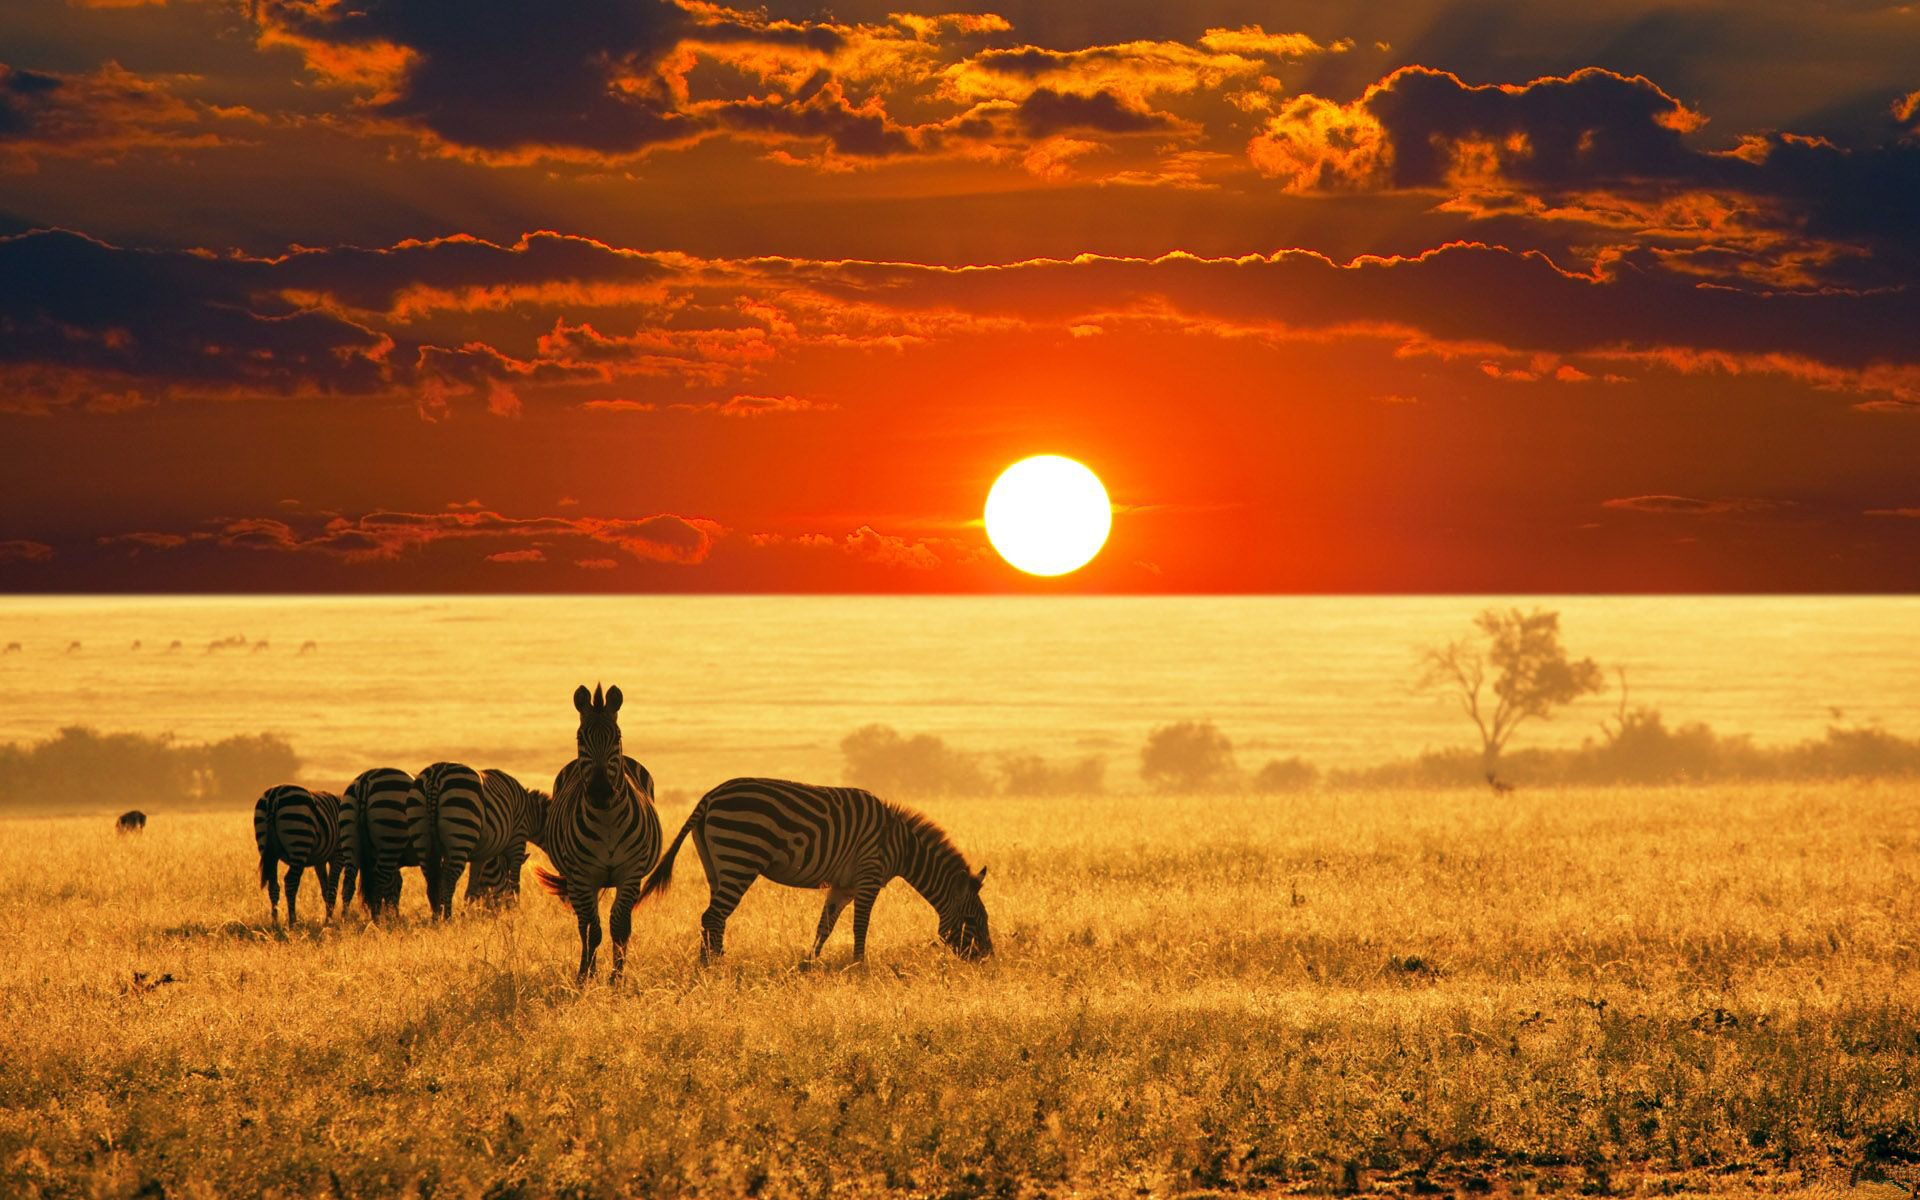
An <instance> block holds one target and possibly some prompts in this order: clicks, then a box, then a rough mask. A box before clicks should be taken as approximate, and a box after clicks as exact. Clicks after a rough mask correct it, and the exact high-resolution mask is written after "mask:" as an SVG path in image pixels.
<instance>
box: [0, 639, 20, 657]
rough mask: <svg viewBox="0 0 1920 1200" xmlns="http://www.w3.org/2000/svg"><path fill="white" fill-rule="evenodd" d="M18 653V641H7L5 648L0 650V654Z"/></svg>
mask: <svg viewBox="0 0 1920 1200" xmlns="http://www.w3.org/2000/svg"><path fill="white" fill-rule="evenodd" d="M18 653H20V643H19V642H8V643H7V648H6V649H5V650H0V654H18Z"/></svg>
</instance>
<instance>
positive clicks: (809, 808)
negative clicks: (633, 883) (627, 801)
mask: <svg viewBox="0 0 1920 1200" xmlns="http://www.w3.org/2000/svg"><path fill="white" fill-rule="evenodd" d="M688 834H692V835H693V838H694V846H695V848H696V849H697V850H699V852H700V865H701V866H703V867H705V868H706V872H707V893H708V901H707V911H706V913H705V914H704V915H703V916H702V917H701V918H700V959H701V961H702V962H705V961H707V960H708V959H711V958H714V957H717V956H719V955H720V954H722V953H724V952H725V949H726V933H727V918H728V917H730V916H732V915H733V910H734V909H735V908H736V907H738V906H739V904H740V897H741V896H742V895H743V894H744V893H745V892H746V890H747V888H748V887H750V886H752V884H753V881H754V880H755V879H758V878H760V877H761V876H762V875H764V876H766V877H767V878H768V879H771V880H773V882H775V883H780V884H785V885H786V886H788V887H801V888H823V889H825V891H826V894H827V899H826V904H825V906H824V907H822V908H821V910H820V925H819V928H818V929H817V930H815V932H814V939H813V957H814V958H818V957H820V948H821V947H822V946H825V945H826V944H827V936H828V935H829V934H831V933H832V932H833V927H834V924H835V923H836V922H838V921H839V919H840V912H841V910H842V909H844V908H845V907H846V906H847V905H848V903H852V905H853V957H854V960H855V961H859V960H861V959H864V958H865V957H866V953H867V921H868V918H870V917H871V916H872V915H873V901H874V898H875V897H877V896H878V895H879V894H880V889H881V888H884V887H886V886H887V883H888V882H889V881H891V880H893V879H896V878H897V879H904V880H906V881H907V883H908V884H909V885H910V886H911V887H912V888H913V890H914V891H916V892H919V893H920V895H921V897H922V898H923V899H925V900H926V902H927V903H928V904H930V905H932V906H933V911H934V913H935V914H936V915H937V916H938V917H939V918H940V940H941V941H943V942H945V943H946V944H947V946H948V947H949V948H950V949H951V950H952V951H953V952H954V953H955V954H958V955H960V956H961V957H962V958H984V957H985V956H987V955H989V954H992V953H993V937H992V935H991V934H990V933H989V932H988V928H987V910H986V906H985V905H983V904H982V903H981V902H980V885H981V883H982V882H983V881H984V880H985V879H986V876H987V871H986V868H985V867H982V868H981V869H980V870H979V871H974V870H973V869H972V868H970V867H969V866H967V860H966V857H965V856H964V855H962V854H961V853H960V851H959V849H958V848H957V847H956V846H954V844H953V843H952V842H951V841H950V840H948V838H947V835H946V832H945V831H944V830H942V829H941V828H940V827H939V826H938V825H935V824H934V823H933V822H932V821H930V820H928V819H927V818H926V817H924V816H921V815H920V814H919V813H916V812H913V811H911V810H909V809H904V808H900V807H897V806H895V805H892V804H889V803H887V802H886V801H884V800H882V799H880V798H879V797H878V796H875V795H874V794H873V793H872V792H866V791H862V790H860V789H859V788H839V787H814V786H811V785H809V784H804V783H790V782H788V781H786V780H782V779H731V780H728V781H727V782H726V783H723V784H721V785H720V786H719V787H717V788H715V789H713V790H712V791H711V792H708V793H707V794H706V795H705V796H703V797H701V799H700V803H698V804H696V805H694V808H693V812H692V814H691V815H689V816H688V817H687V823H686V824H685V825H682V826H681V827H680V832H679V833H677V834H675V835H674V838H673V845H671V846H669V847H668V848H667V853H666V856H665V857H663V858H662V859H661V860H660V865H659V866H658V867H657V868H655V870H654V872H653V874H652V875H651V876H650V877H649V878H648V879H647V885H646V887H645V888H643V889H642V890H641V892H640V898H641V899H642V900H644V899H646V898H647V897H648V896H650V895H652V894H653V893H655V892H658V891H660V890H662V889H663V888H665V887H666V886H667V885H668V884H669V883H670V882H671V881H672V879H673V860H674V856H675V855H677V854H678V853H679V852H680V843H681V842H683V841H685V840H686V838H687V835H688Z"/></svg>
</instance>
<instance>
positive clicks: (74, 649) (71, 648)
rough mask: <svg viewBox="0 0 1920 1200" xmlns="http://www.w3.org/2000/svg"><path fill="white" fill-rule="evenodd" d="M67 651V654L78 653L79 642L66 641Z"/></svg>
mask: <svg viewBox="0 0 1920 1200" xmlns="http://www.w3.org/2000/svg"><path fill="white" fill-rule="evenodd" d="M67 653H68V654H78V653H80V643H79V642H68V643H67Z"/></svg>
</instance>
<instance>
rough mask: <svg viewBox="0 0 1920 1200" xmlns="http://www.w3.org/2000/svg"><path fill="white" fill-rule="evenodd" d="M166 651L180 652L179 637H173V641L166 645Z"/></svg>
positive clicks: (169, 652)
mask: <svg viewBox="0 0 1920 1200" xmlns="http://www.w3.org/2000/svg"><path fill="white" fill-rule="evenodd" d="M167 653H168V654H178V653H180V639H179V638H175V639H173V642H172V643H171V644H170V645H168V647H167Z"/></svg>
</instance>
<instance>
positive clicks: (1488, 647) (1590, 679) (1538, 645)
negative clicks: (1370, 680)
mask: <svg viewBox="0 0 1920 1200" xmlns="http://www.w3.org/2000/svg"><path fill="white" fill-rule="evenodd" d="M1473 623H1474V628H1475V630H1476V631H1477V632H1476V633H1475V634H1474V635H1472V636H1469V637H1464V638H1461V639H1460V640H1459V641H1456V642H1449V643H1448V644H1446V645H1445V646H1436V647H1434V648H1432V649H1429V650H1428V651H1427V652H1426V653H1425V654H1424V655H1423V656H1422V669H1421V674H1420V686H1421V688H1422V689H1424V690H1426V691H1432V692H1438V693H1440V694H1442V695H1448V696H1451V697H1453V699H1454V700H1456V701H1457V702H1458V703H1459V705H1460V709H1461V711H1462V712H1464V713H1466V714H1467V717H1468V719H1469V720H1471V721H1472V722H1473V725H1474V728H1475V729H1476V730H1478V731H1479V734H1480V765H1481V768H1482V770H1484V771H1485V772H1486V774H1487V776H1488V779H1489V781H1491V780H1492V779H1493V777H1494V773H1495V770H1496V768H1497V766H1498V764H1499V761H1500V752H1501V751H1502V750H1504V749H1506V746H1507V743H1508V741H1510V740H1511V739H1512V737H1513V734H1514V731H1515V730H1516V729H1518V728H1519V727H1520V726H1521V725H1522V724H1524V723H1525V722H1527V721H1529V720H1532V719H1534V718H1538V719H1540V720H1542V721H1546V720H1551V719H1552V717H1553V710H1554V709H1556V708H1560V707H1563V706H1565V705H1567V704H1569V703H1571V702H1572V701H1574V700H1577V699H1578V698H1580V697H1581V696H1584V695H1587V694H1588V693H1590V692H1598V691H1600V690H1601V689H1602V688H1603V687H1605V686H1606V684H1605V681H1604V680H1603V679H1602V677H1601V674H1600V667H1599V665H1598V664H1596V663H1595V662H1594V661H1593V660H1592V659H1590V658H1583V659H1580V660H1578V661H1575V660H1572V659H1569V658H1568V657H1567V652H1566V649H1565V648H1564V647H1562V646H1561V645H1560V614H1559V613H1557V612H1549V611H1547V610H1545V609H1538V608H1536V609H1534V610H1533V611H1532V612H1521V611H1520V610H1519V609H1517V608H1510V609H1506V610H1504V611H1503V610H1501V609H1497V608H1489V609H1487V610H1486V611H1484V612H1482V613H1481V614H1480V615H1479V616H1477V617H1475V618H1474V620H1473Z"/></svg>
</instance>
